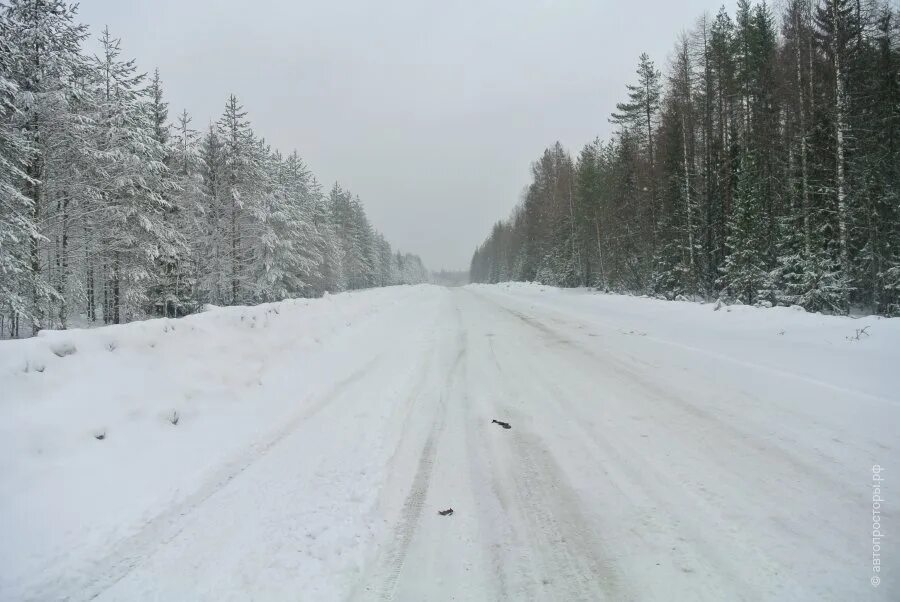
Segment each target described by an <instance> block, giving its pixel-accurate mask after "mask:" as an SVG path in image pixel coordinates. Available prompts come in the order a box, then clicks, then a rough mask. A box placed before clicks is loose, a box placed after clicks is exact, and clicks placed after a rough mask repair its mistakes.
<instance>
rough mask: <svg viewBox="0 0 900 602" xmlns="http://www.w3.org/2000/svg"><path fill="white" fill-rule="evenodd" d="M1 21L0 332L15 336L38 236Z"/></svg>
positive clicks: (24, 312) (24, 313) (23, 316)
mask: <svg viewBox="0 0 900 602" xmlns="http://www.w3.org/2000/svg"><path fill="white" fill-rule="evenodd" d="M6 34H7V32H6V23H5V21H0V338H2V337H3V336H4V330H5V331H6V336H9V337H17V336H19V332H18V331H19V322H20V320H29V319H30V317H31V316H30V314H29V307H30V305H29V303H28V299H27V298H26V297H25V295H24V294H23V293H24V291H26V290H27V289H28V285H29V281H30V275H31V274H30V271H29V268H30V264H29V261H28V242H29V241H30V240H31V239H32V238H33V237H36V236H38V232H37V225H36V224H35V223H34V221H32V219H31V216H32V208H31V203H32V201H31V199H29V198H28V197H27V196H25V195H24V194H22V192H21V190H20V186H21V185H22V183H24V182H25V181H26V179H27V178H28V176H27V175H26V174H25V171H24V161H23V160H24V158H25V157H26V156H28V154H29V153H30V149H28V147H27V146H26V141H25V138H24V137H23V136H22V133H21V130H19V129H18V128H16V127H14V126H13V125H12V124H13V117H14V116H15V115H16V113H17V112H18V109H17V107H16V104H15V103H16V98H17V94H18V91H19V90H18V86H17V85H16V84H15V82H13V81H12V79H11V76H12V61H13V55H14V53H15V52H16V51H15V50H14V48H13V47H12V44H11V43H10V37H8V36H7V35H6Z"/></svg>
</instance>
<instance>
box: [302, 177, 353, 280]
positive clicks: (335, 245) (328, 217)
mask: <svg viewBox="0 0 900 602" xmlns="http://www.w3.org/2000/svg"><path fill="white" fill-rule="evenodd" d="M309 201H310V206H311V216H312V221H313V227H314V228H315V238H314V245H315V250H316V254H317V255H318V257H319V258H320V259H319V265H318V266H317V269H316V274H317V275H318V277H317V278H316V279H315V280H314V282H313V290H314V291H315V294H316V295H322V294H324V293H334V292H338V291H340V290H343V288H342V286H343V282H344V275H343V274H344V272H343V266H342V263H341V257H342V251H341V245H340V241H339V239H338V233H337V227H336V225H335V221H334V213H333V212H332V205H331V195H329V196H327V197H326V196H325V195H324V194H322V190H321V186H320V185H319V183H318V182H317V181H316V180H315V178H312V179H311V181H310V199H309Z"/></svg>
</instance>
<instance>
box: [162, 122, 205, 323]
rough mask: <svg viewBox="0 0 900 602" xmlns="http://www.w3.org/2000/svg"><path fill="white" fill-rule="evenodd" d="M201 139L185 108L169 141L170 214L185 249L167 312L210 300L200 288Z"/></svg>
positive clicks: (183, 310) (173, 278)
mask: <svg viewBox="0 0 900 602" xmlns="http://www.w3.org/2000/svg"><path fill="white" fill-rule="evenodd" d="M198 139H199V134H198V132H197V131H196V130H194V129H193V128H192V127H191V118H190V116H189V115H188V113H187V111H182V112H181V114H180V115H179V116H178V121H177V123H176V124H175V126H174V128H173V131H172V136H171V139H170V143H169V154H168V166H169V172H170V175H171V177H172V181H173V188H172V191H171V193H170V202H169V204H170V213H169V216H168V217H169V220H170V221H171V222H172V223H173V224H174V225H175V229H176V231H177V232H178V234H179V236H180V237H181V242H182V244H183V248H182V250H181V252H180V253H178V254H176V255H175V256H174V259H175V265H174V270H173V271H172V272H171V273H170V274H169V279H168V280H167V282H166V284H167V290H166V298H167V299H169V301H168V302H167V303H166V306H165V311H164V313H165V314H166V315H176V316H177V315H182V314H185V313H191V312H193V311H195V310H196V309H197V308H198V307H199V306H200V305H201V304H202V303H204V302H205V301H206V299H205V298H204V297H203V295H202V294H201V291H200V280H201V278H202V276H203V274H204V272H205V270H206V268H207V261H206V258H205V256H204V254H203V253H204V246H205V242H206V241H205V237H206V235H207V234H206V224H207V221H206V214H205V211H206V198H205V196H204V194H203V190H204V189H203V179H202V176H201V170H202V166H203V160H202V158H201V157H200V150H199V141H198Z"/></svg>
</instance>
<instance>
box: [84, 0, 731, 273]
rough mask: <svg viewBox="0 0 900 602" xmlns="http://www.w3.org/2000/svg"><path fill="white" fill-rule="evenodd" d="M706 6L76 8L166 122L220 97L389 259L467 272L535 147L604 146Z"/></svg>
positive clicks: (174, 4)
mask: <svg viewBox="0 0 900 602" xmlns="http://www.w3.org/2000/svg"><path fill="white" fill-rule="evenodd" d="M721 4H722V2H721V0H719V1H716V0H679V1H670V0H654V1H650V0H631V1H628V0H594V1H590V0H582V1H575V0H572V1H568V2H552V1H549V0H544V1H537V0H504V1H498V0H481V1H472V2H461V1H452V0H444V1H442V2H431V1H424V0H398V1H391V0H382V1H379V2H363V1H345V0H333V1H322V2H311V1H303V0H253V1H252V2H248V1H247V0H242V1H237V0H215V1H212V0H210V1H206V2H200V1H197V0H141V1H138V0H85V1H84V2H83V3H82V5H81V11H80V13H81V19H82V21H83V22H84V23H87V24H88V25H90V26H91V32H92V34H94V35H96V34H97V33H99V31H100V30H102V28H103V26H104V25H108V26H109V28H110V32H111V33H112V34H113V35H114V36H116V37H121V38H122V47H123V50H124V52H125V54H126V55H127V56H128V57H134V58H136V59H137V62H138V65H139V67H140V68H141V69H142V70H146V71H152V70H153V68H154V67H159V69H160V73H161V76H162V78H163V82H164V85H165V91H166V95H167V99H168V101H169V102H170V115H171V116H172V117H174V116H175V114H177V113H179V112H180V111H181V109H182V108H184V109H187V110H188V112H189V113H190V114H191V115H192V116H193V117H194V125H195V127H197V129H203V127H205V125H206V124H207V123H208V122H209V121H210V120H215V119H217V118H218V116H219V114H220V113H221V112H222V109H223V108H224V105H225V99H226V98H227V96H228V94H229V93H232V92H233V93H235V94H236V95H237V96H238V98H239V99H240V100H241V101H242V102H243V104H244V107H245V108H246V110H247V111H248V112H249V118H250V119H251V121H252V123H253V127H254V130H255V131H256V132H257V133H258V134H259V135H261V136H264V137H265V138H266V139H267V140H268V141H269V142H270V143H271V144H272V145H273V146H275V147H277V148H279V149H281V150H282V151H284V152H290V151H291V150H293V149H295V148H296V149H297V151H298V152H299V153H300V154H301V155H302V156H303V158H304V159H305V160H306V162H307V163H308V165H309V166H310V168H311V169H312V171H313V172H314V173H315V174H316V175H317V176H318V177H319V179H320V180H321V181H322V183H323V186H324V187H325V188H326V189H327V188H328V187H329V186H330V184H331V183H332V182H334V181H335V180H338V181H340V182H341V184H342V185H344V187H346V188H349V189H350V190H352V191H353V192H354V193H356V194H358V195H359V196H360V198H361V199H362V201H363V204H364V205H365V207H366V210H367V212H368V214H369V217H370V218H371V220H372V222H373V223H374V225H375V227H376V228H378V229H379V230H381V231H382V232H383V233H384V234H385V236H386V237H387V238H388V240H389V241H390V242H391V243H392V244H393V245H394V246H395V247H396V248H399V249H402V250H404V251H411V252H414V253H418V254H420V255H421V256H422V259H423V260H424V261H425V263H426V265H427V266H428V267H429V268H431V269H438V268H441V267H446V268H448V269H468V266H469V260H470V258H471V253H472V251H473V250H474V248H475V246H476V245H477V244H478V243H480V242H481V241H482V239H483V238H484V237H485V236H486V235H487V233H488V230H489V228H490V227H491V225H492V224H493V223H494V222H495V221H496V220H498V219H500V218H505V217H506V216H507V215H508V214H509V212H510V210H511V209H512V207H513V206H514V205H515V204H516V202H517V201H518V199H519V195H520V192H521V190H522V189H523V187H524V186H526V185H527V183H528V181H529V166H530V163H531V162H532V161H533V160H534V159H536V158H537V157H538V156H539V155H540V153H541V152H542V151H543V149H544V148H545V147H547V146H549V145H550V144H552V143H553V142H554V141H556V140H560V141H561V142H562V143H563V144H564V145H565V146H566V147H567V148H568V149H569V150H570V151H571V152H572V153H573V154H575V153H577V152H578V150H579V149H580V148H581V146H582V145H584V144H585V143H586V142H589V141H590V140H592V139H593V138H594V137H596V136H601V137H604V138H605V137H606V136H607V135H608V134H609V133H610V130H611V128H610V125H609V123H608V122H607V118H608V116H609V114H610V112H611V111H612V110H613V109H614V108H615V103H616V102H618V101H621V100H622V99H623V98H624V94H625V84H626V83H628V82H631V81H632V80H633V79H634V69H635V66H636V63H637V57H638V55H639V54H640V53H641V52H648V53H649V54H650V55H651V57H653V59H654V60H655V61H656V62H657V64H658V65H659V66H660V67H663V66H664V65H665V64H667V60H668V56H669V53H670V51H671V49H672V48H673V46H674V43H675V39H676V36H677V34H678V33H679V32H680V31H682V30H685V29H688V28H691V27H692V26H693V25H694V23H695V22H696V20H697V19H698V18H699V17H700V15H701V14H703V12H704V11H709V12H710V13H711V14H715V12H716V11H717V10H718V7H719V6H720V5H721ZM725 5H726V6H727V7H728V9H729V11H733V7H734V0H727V1H726V2H725ZM93 47H94V46H93V44H92V45H91V46H90V47H89V48H91V49H93Z"/></svg>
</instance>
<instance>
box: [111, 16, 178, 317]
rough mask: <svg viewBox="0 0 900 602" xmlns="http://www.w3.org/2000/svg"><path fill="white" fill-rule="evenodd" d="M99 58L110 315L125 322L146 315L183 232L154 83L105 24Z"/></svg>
mask: <svg viewBox="0 0 900 602" xmlns="http://www.w3.org/2000/svg"><path fill="white" fill-rule="evenodd" d="M100 44H101V53H100V55H99V56H96V57H95V58H94V61H95V71H96V82H95V86H96V91H97V97H98V99H99V100H98V117H97V135H98V141H97V151H98V152H97V157H98V159H99V165H98V173H97V178H98V180H99V181H101V182H105V186H104V187H103V188H102V190H101V194H100V196H99V198H98V201H99V206H98V215H99V226H100V227H99V229H98V238H99V241H100V256H101V263H102V271H103V301H104V302H103V308H104V311H103V318H104V321H106V322H107V323H115V324H118V323H120V322H122V321H128V320H132V319H136V318H138V317H140V316H142V315H146V314H147V312H146V310H147V309H148V298H147V290H148V287H149V285H150V284H151V283H152V282H153V279H154V275H155V271H156V267H157V260H158V258H159V257H160V255H161V253H162V252H163V249H167V248H168V247H169V245H170V244H171V243H170V241H172V240H175V239H176V236H175V234H174V233H173V232H172V231H171V224H169V223H168V222H167V220H166V213H167V211H168V210H169V203H168V202H167V200H166V199H165V197H164V196H163V194H164V185H163V184H162V182H163V181H164V180H165V177H166V174H165V172H166V171H167V168H166V166H165V165H164V164H163V159H164V158H165V157H166V154H167V150H166V147H165V146H164V145H163V144H162V143H161V142H160V141H159V140H157V138H156V137H155V136H154V128H153V124H152V123H151V120H150V119H149V115H148V112H147V109H146V105H145V97H146V91H145V89H144V88H142V86H141V84H142V82H143V80H144V77H145V76H144V74H141V73H138V72H137V68H136V67H135V64H134V61H133V60H127V61H123V60H121V59H120V58H119V56H120V54H121V48H120V41H119V40H118V39H115V38H113V37H112V36H111V35H110V34H109V30H108V29H104V31H103V34H102V35H101V38H100Z"/></svg>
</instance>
